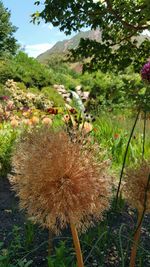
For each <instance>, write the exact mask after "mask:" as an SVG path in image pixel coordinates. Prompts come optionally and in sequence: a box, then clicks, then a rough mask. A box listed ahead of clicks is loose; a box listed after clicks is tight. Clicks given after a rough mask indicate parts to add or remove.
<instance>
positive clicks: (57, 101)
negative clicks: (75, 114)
mask: <svg viewBox="0 0 150 267" xmlns="http://www.w3.org/2000/svg"><path fill="white" fill-rule="evenodd" d="M41 92H42V93H43V94H44V95H45V97H47V98H48V99H49V100H50V101H52V102H53V103H54V106H56V107H64V105H65V102H64V100H63V98H62V96H61V95H59V94H58V92H57V91H56V89H54V88H52V87H43V88H42V90H41Z"/></svg>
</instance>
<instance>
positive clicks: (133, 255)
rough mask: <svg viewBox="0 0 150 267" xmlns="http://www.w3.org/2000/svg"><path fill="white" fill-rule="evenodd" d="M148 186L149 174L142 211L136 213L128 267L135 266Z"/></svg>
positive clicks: (149, 182) (149, 181)
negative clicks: (136, 218)
mask: <svg viewBox="0 0 150 267" xmlns="http://www.w3.org/2000/svg"><path fill="white" fill-rule="evenodd" d="M149 184H150V174H149V176H148V179H147V184H146V188H145V196H144V203H143V210H139V211H138V222H137V228H136V230H135V233H134V238H133V242H134V243H133V246H132V249H131V257H130V266H129V267H134V266H135V259H136V253H137V247H138V243H139V239H140V234H141V227H142V222H143V219H144V215H145V212H146V204H147V192H148V189H149Z"/></svg>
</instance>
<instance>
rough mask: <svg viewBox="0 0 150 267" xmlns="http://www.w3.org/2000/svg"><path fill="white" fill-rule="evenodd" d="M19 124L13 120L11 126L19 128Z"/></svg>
mask: <svg viewBox="0 0 150 267" xmlns="http://www.w3.org/2000/svg"><path fill="white" fill-rule="evenodd" d="M18 124H19V122H18V121H17V120H16V119H13V120H11V122H10V125H11V126H12V127H13V128H16V127H17V126H18Z"/></svg>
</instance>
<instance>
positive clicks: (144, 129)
mask: <svg viewBox="0 0 150 267" xmlns="http://www.w3.org/2000/svg"><path fill="white" fill-rule="evenodd" d="M146 115H147V114H146V111H144V127H143V147H142V161H143V160H144V156H145V155H144V154H145V135H146V119H147V118H146Z"/></svg>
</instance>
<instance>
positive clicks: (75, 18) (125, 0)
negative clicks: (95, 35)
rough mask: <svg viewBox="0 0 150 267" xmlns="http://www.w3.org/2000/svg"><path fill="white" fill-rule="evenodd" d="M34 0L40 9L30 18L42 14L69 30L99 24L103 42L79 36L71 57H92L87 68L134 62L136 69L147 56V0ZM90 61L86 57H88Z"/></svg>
mask: <svg viewBox="0 0 150 267" xmlns="http://www.w3.org/2000/svg"><path fill="white" fill-rule="evenodd" d="M41 2H42V1H36V2H35V4H36V5H40V9H41V11H40V12H35V14H33V15H32V17H33V21H36V19H38V21H39V19H40V18H42V19H44V20H45V22H46V23H48V22H50V23H52V24H53V26H58V27H59V28H60V30H61V31H64V32H65V33H66V34H70V33H71V31H79V30H81V29H82V28H83V27H91V28H92V29H97V28H100V30H101V31H102V42H101V43H97V42H96V41H93V40H92V41H90V40H88V39H86V40H83V39H82V40H81V42H80V45H79V47H78V48H77V49H76V50H75V51H72V52H73V58H75V59H78V60H79V59H83V58H84V59H85V58H88V59H89V58H91V61H90V62H88V64H86V67H87V68H88V69H90V70H95V69H98V68H100V69H101V70H103V71H107V70H108V69H113V70H114V69H115V68H116V69H117V70H118V69H119V70H123V69H124V68H126V67H128V66H129V65H130V64H133V65H134V67H135V69H136V70H139V68H140V67H141V66H142V64H143V62H145V60H146V59H147V58H148V57H149V51H150V41H149V39H148V38H147V39H145V38H143V37H142V36H141V34H142V32H143V31H144V30H149V29H150V19H149V10H150V1H149V0H119V1H118V0H99V1H98V0H97V1H96V0H95V1H94V0H86V1H80V0H76V1H75V0H64V1H62V0H45V2H44V5H41ZM88 61H89V60H88Z"/></svg>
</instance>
